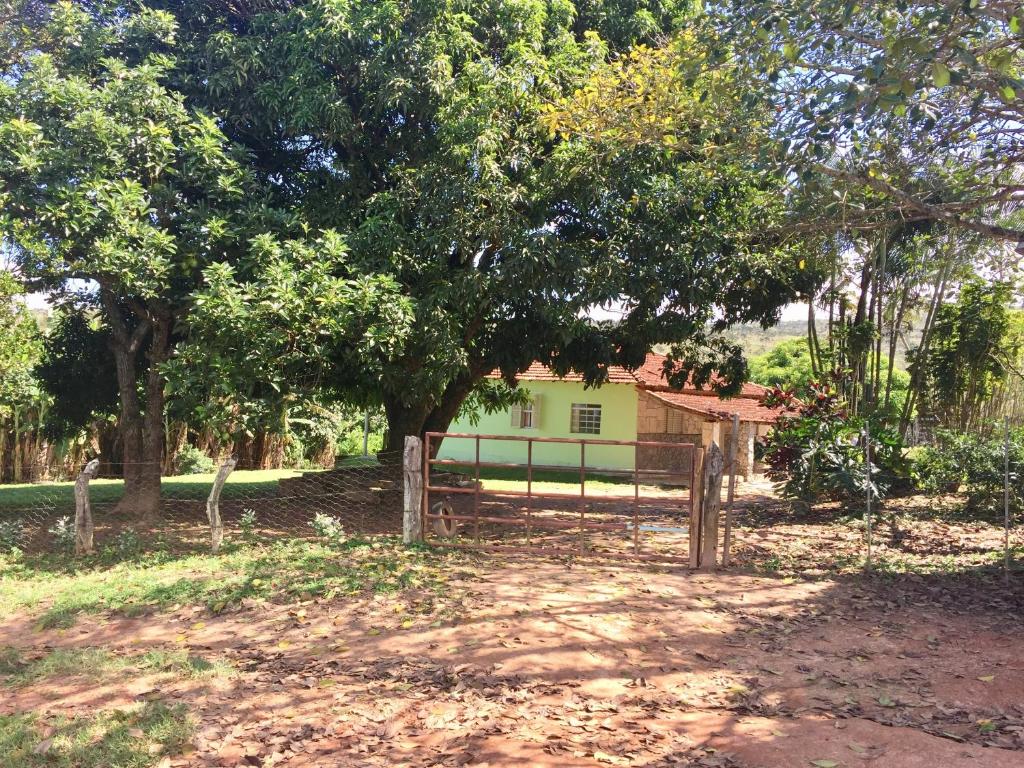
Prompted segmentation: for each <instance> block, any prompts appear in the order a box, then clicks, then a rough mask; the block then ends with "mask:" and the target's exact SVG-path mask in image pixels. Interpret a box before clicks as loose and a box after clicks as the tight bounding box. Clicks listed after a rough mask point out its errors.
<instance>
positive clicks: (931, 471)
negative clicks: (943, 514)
mask: <svg viewBox="0 0 1024 768" xmlns="http://www.w3.org/2000/svg"><path fill="white" fill-rule="evenodd" d="M1007 446H1008V458H1009V488H1010V505H1011V512H1012V513H1013V514H1017V513H1019V512H1020V510H1021V509H1022V505H1024V429H1021V428H1017V429H1015V430H1013V431H1011V433H1010V435H1009V440H1007V437H1006V435H1005V434H1004V433H1003V431H1002V430H1000V429H996V430H992V431H991V432H990V433H989V434H988V435H987V436H981V435H978V434H971V433H963V432H950V431H946V430H942V431H940V432H939V433H938V434H937V435H936V437H935V442H934V443H933V444H931V445H928V446H925V447H923V448H922V449H921V450H920V452H919V453H918V455H917V456H916V457H915V460H914V475H915V478H916V480H917V482H918V484H919V485H920V487H921V488H922V489H923V490H925V491H927V492H929V493H936V494H937V493H955V492H957V491H958V490H960V489H961V488H962V489H963V490H964V491H965V492H966V494H967V508H968V510H969V511H972V512H978V513H983V514H984V513H989V514H991V513H1002V511H1003V505H1004V488H1005V486H1006V460H1007Z"/></svg>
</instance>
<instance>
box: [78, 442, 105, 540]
mask: <svg viewBox="0 0 1024 768" xmlns="http://www.w3.org/2000/svg"><path fill="white" fill-rule="evenodd" d="M99 468H100V460H99V459H93V460H92V461H90V462H89V463H88V464H86V465H85V469H83V470H82V473H81V474H80V475H79V476H78V479H77V480H75V554H76V555H91V554H92V548H93V541H92V537H93V530H94V526H93V521H92V507H91V506H90V505H89V481H90V480H92V479H93V478H94V477H96V473H97V472H98V471H99Z"/></svg>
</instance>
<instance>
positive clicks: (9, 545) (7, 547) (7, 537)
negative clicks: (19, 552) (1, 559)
mask: <svg viewBox="0 0 1024 768" xmlns="http://www.w3.org/2000/svg"><path fill="white" fill-rule="evenodd" d="M23 527H24V524H23V523H22V521H21V518H18V517H15V518H13V519H10V520H0V552H13V551H14V550H15V549H17V548H18V543H19V542H20V541H21V532H22V528H23Z"/></svg>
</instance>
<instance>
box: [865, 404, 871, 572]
mask: <svg viewBox="0 0 1024 768" xmlns="http://www.w3.org/2000/svg"><path fill="white" fill-rule="evenodd" d="M864 472H865V477H866V480H867V482H866V483H865V486H866V487H867V491H866V493H865V505H864V526H865V529H866V533H867V544H868V554H867V558H866V559H865V561H864V567H865V569H866V570H869V571H870V570H871V430H870V428H869V427H868V425H867V424H866V423H865V425H864Z"/></svg>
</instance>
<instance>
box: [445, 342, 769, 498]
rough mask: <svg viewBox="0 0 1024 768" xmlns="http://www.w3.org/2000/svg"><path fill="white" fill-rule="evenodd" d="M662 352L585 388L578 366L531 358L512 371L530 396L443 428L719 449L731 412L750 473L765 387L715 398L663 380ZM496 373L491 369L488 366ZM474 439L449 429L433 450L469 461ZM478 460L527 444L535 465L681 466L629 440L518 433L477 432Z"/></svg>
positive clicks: (519, 458) (518, 451) (741, 465)
mask: <svg viewBox="0 0 1024 768" xmlns="http://www.w3.org/2000/svg"><path fill="white" fill-rule="evenodd" d="M664 362H665V357H664V356H663V355H659V354H656V353H654V352H651V353H649V354H648V355H647V359H646V360H645V361H644V363H643V365H642V366H640V367H639V368H638V369H636V370H635V371H628V370H626V369H625V368H620V367H616V366H613V367H611V368H609V370H608V381H607V383H605V384H603V385H602V386H600V387H596V388H595V387H591V388H586V387H584V385H583V378H582V376H580V375H578V374H569V375H568V376H565V377H559V376H557V375H556V374H554V373H553V372H552V371H550V370H549V369H548V368H546V367H545V366H543V365H541V364H539V363H534V364H533V365H531V366H530V368H528V369H527V370H526V371H525V372H524V373H522V374H520V375H519V377H518V378H519V382H520V386H523V387H525V388H526V389H527V390H528V391H529V393H530V398H531V402H530V405H529V406H524V407H519V406H516V407H513V408H512V409H511V410H509V411H505V412H503V413H493V414H483V413H481V414H477V418H476V423H473V420H471V419H468V418H461V419H459V420H456V421H455V422H453V423H452V426H451V428H450V429H449V432H453V433H466V434H474V435H508V436H519V437H538V438H541V437H545V438H548V437H558V438H577V439H579V438H582V439H586V438H593V439H595V440H619V441H633V440H642V441H652V442H671V443H693V444H696V445H698V446H701V447H704V448H706V447H708V446H709V445H710V444H711V442H712V441H714V442H716V443H718V445H719V446H720V447H721V448H722V449H723V450H726V449H727V446H728V445H729V440H730V432H731V430H732V417H733V414H739V419H740V421H739V443H738V454H737V464H738V474H739V475H742V476H743V477H744V478H749V477H750V476H751V475H753V474H754V473H755V470H756V469H757V467H756V466H755V461H754V441H755V440H756V438H757V437H759V436H763V435H764V434H766V433H767V431H768V429H769V428H770V426H771V425H772V424H773V423H774V422H775V420H776V419H777V418H778V416H779V413H780V411H779V410H777V409H772V408H769V407H767V406H765V405H763V404H762V403H761V398H762V396H763V395H764V394H765V393H766V392H767V391H768V390H767V389H766V388H765V387H762V386H759V385H757V384H744V385H743V389H742V391H741V392H740V394H739V395H738V396H736V397H733V398H730V399H725V400H723V399H721V398H719V397H718V395H717V394H715V393H714V392H712V391H710V390H706V389H705V390H699V389H696V388H694V387H689V386H687V387H683V388H682V389H678V388H675V387H671V386H669V384H668V382H667V381H666V380H665V376H664ZM491 376H493V377H495V378H496V377H497V376H498V373H497V372H494V373H492V374H491ZM476 442H477V441H476V440H475V439H472V438H455V437H448V438H445V439H444V442H443V443H442V445H441V448H440V451H439V453H438V457H439V458H442V459H452V460H457V461H467V462H473V460H474V459H475V458H476V451H477V446H476ZM479 442H480V446H479V450H480V456H479V458H480V460H481V461H489V462H505V463H513V464H526V462H527V451H528V450H529V451H531V456H530V459H531V462H532V464H533V465H534V466H537V467H542V466H544V467H579V466H580V452H581V450H582V451H583V452H584V461H585V465H586V466H587V467H588V468H595V469H597V468H600V469H607V470H614V471H632V470H633V468H634V464H637V465H639V468H640V469H645V470H646V469H651V470H665V471H672V472H676V471H684V470H685V471H687V472H688V468H681V467H673V466H672V462H673V460H676V461H677V460H678V459H674V458H673V457H678V456H679V455H680V453H679V452H678V451H673V450H672V449H659V448H654V447H648V448H634V447H633V446H616V445H587V446H584V447H583V448H581V447H580V446H579V445H578V444H576V443H575V442H572V443H545V442H538V443H533V444H532V446H530V447H529V448H527V444H526V442H524V441H510V440H480V441H479Z"/></svg>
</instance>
